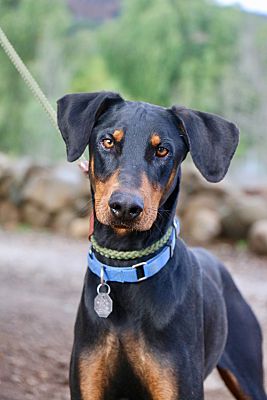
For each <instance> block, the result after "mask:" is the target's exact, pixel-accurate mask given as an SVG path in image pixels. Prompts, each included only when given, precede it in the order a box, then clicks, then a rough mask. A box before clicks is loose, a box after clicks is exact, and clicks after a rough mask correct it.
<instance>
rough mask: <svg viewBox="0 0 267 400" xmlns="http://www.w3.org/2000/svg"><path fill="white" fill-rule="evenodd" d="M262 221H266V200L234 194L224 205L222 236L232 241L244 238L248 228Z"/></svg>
mask: <svg viewBox="0 0 267 400" xmlns="http://www.w3.org/2000/svg"><path fill="white" fill-rule="evenodd" d="M262 219H267V202H266V200H265V199H264V198H262V197H260V196H249V195H246V194H243V193H241V192H240V193H236V194H235V195H232V196H231V197H229V198H228V199H227V201H226V203H225V205H224V209H223V212H222V227H223V234H224V235H225V236H227V237H229V238H232V239H242V238H246V237H247V234H248V231H249V228H250V227H251V226H252V225H253V224H254V223H255V222H257V221H259V220H262Z"/></svg>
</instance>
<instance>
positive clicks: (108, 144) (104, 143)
mask: <svg viewBox="0 0 267 400" xmlns="http://www.w3.org/2000/svg"><path fill="white" fill-rule="evenodd" d="M101 143H102V146H103V147H105V149H108V150H109V149H112V147H113V146H114V142H113V140H112V139H110V138H106V139H103V140H102V141H101Z"/></svg>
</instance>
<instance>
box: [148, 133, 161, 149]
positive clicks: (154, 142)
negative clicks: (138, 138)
mask: <svg viewBox="0 0 267 400" xmlns="http://www.w3.org/2000/svg"><path fill="white" fill-rule="evenodd" d="M150 141H151V144H152V146H153V147H157V146H158V145H159V144H160V142H161V138H160V136H159V134H158V133H153V135H152V136H151V139H150Z"/></svg>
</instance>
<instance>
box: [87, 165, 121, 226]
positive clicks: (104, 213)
mask: <svg viewBox="0 0 267 400" xmlns="http://www.w3.org/2000/svg"><path fill="white" fill-rule="evenodd" d="M118 176H119V171H118V170H117V171H115V173H114V174H113V175H111V177H110V178H109V179H107V180H106V182H102V181H101V180H100V179H96V178H95V185H94V187H93V188H94V191H95V212H96V218H97V219H98V221H100V222H101V223H102V224H106V225H107V224H110V222H111V214H110V209H109V205H108V201H109V199H110V196H111V194H112V193H113V192H114V191H115V190H117V189H118V188H119V181H118Z"/></svg>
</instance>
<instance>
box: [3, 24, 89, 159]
mask: <svg viewBox="0 0 267 400" xmlns="http://www.w3.org/2000/svg"><path fill="white" fill-rule="evenodd" d="M0 45H1V46H2V48H3V50H4V51H5V53H6V55H7V56H8V58H9V59H10V61H11V62H12V64H13V65H14V67H15V68H16V69H17V71H18V72H19V74H20V75H21V77H22V79H23V80H24V82H25V83H26V85H27V86H28V87H29V89H30V90H31V92H32V93H33V95H34V96H35V97H36V99H37V100H38V101H39V103H40V104H41V106H42V107H43V109H44V110H45V112H46V113H47V115H48V117H49V119H50V121H51V122H52V124H53V125H54V127H55V128H56V129H57V131H58V132H59V129H58V124H57V113H56V111H55V110H54V108H53V107H52V106H51V104H50V103H49V101H48V99H47V97H46V96H45V94H44V93H43V91H42V90H41V88H40V86H39V85H38V83H37V82H36V80H35V79H34V77H33V76H32V74H31V73H30V71H29V70H28V68H27V67H26V65H25V64H24V62H23V61H22V59H21V58H20V56H19V55H18V53H17V52H16V50H15V49H14V47H13V46H12V44H11V43H10V41H9V40H8V38H7V37H6V35H5V33H4V32H3V30H2V29H1V27H0ZM81 159H83V160H84V161H87V160H86V158H85V157H84V155H82V156H81V158H80V160H81ZM78 161H79V160H78Z"/></svg>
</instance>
